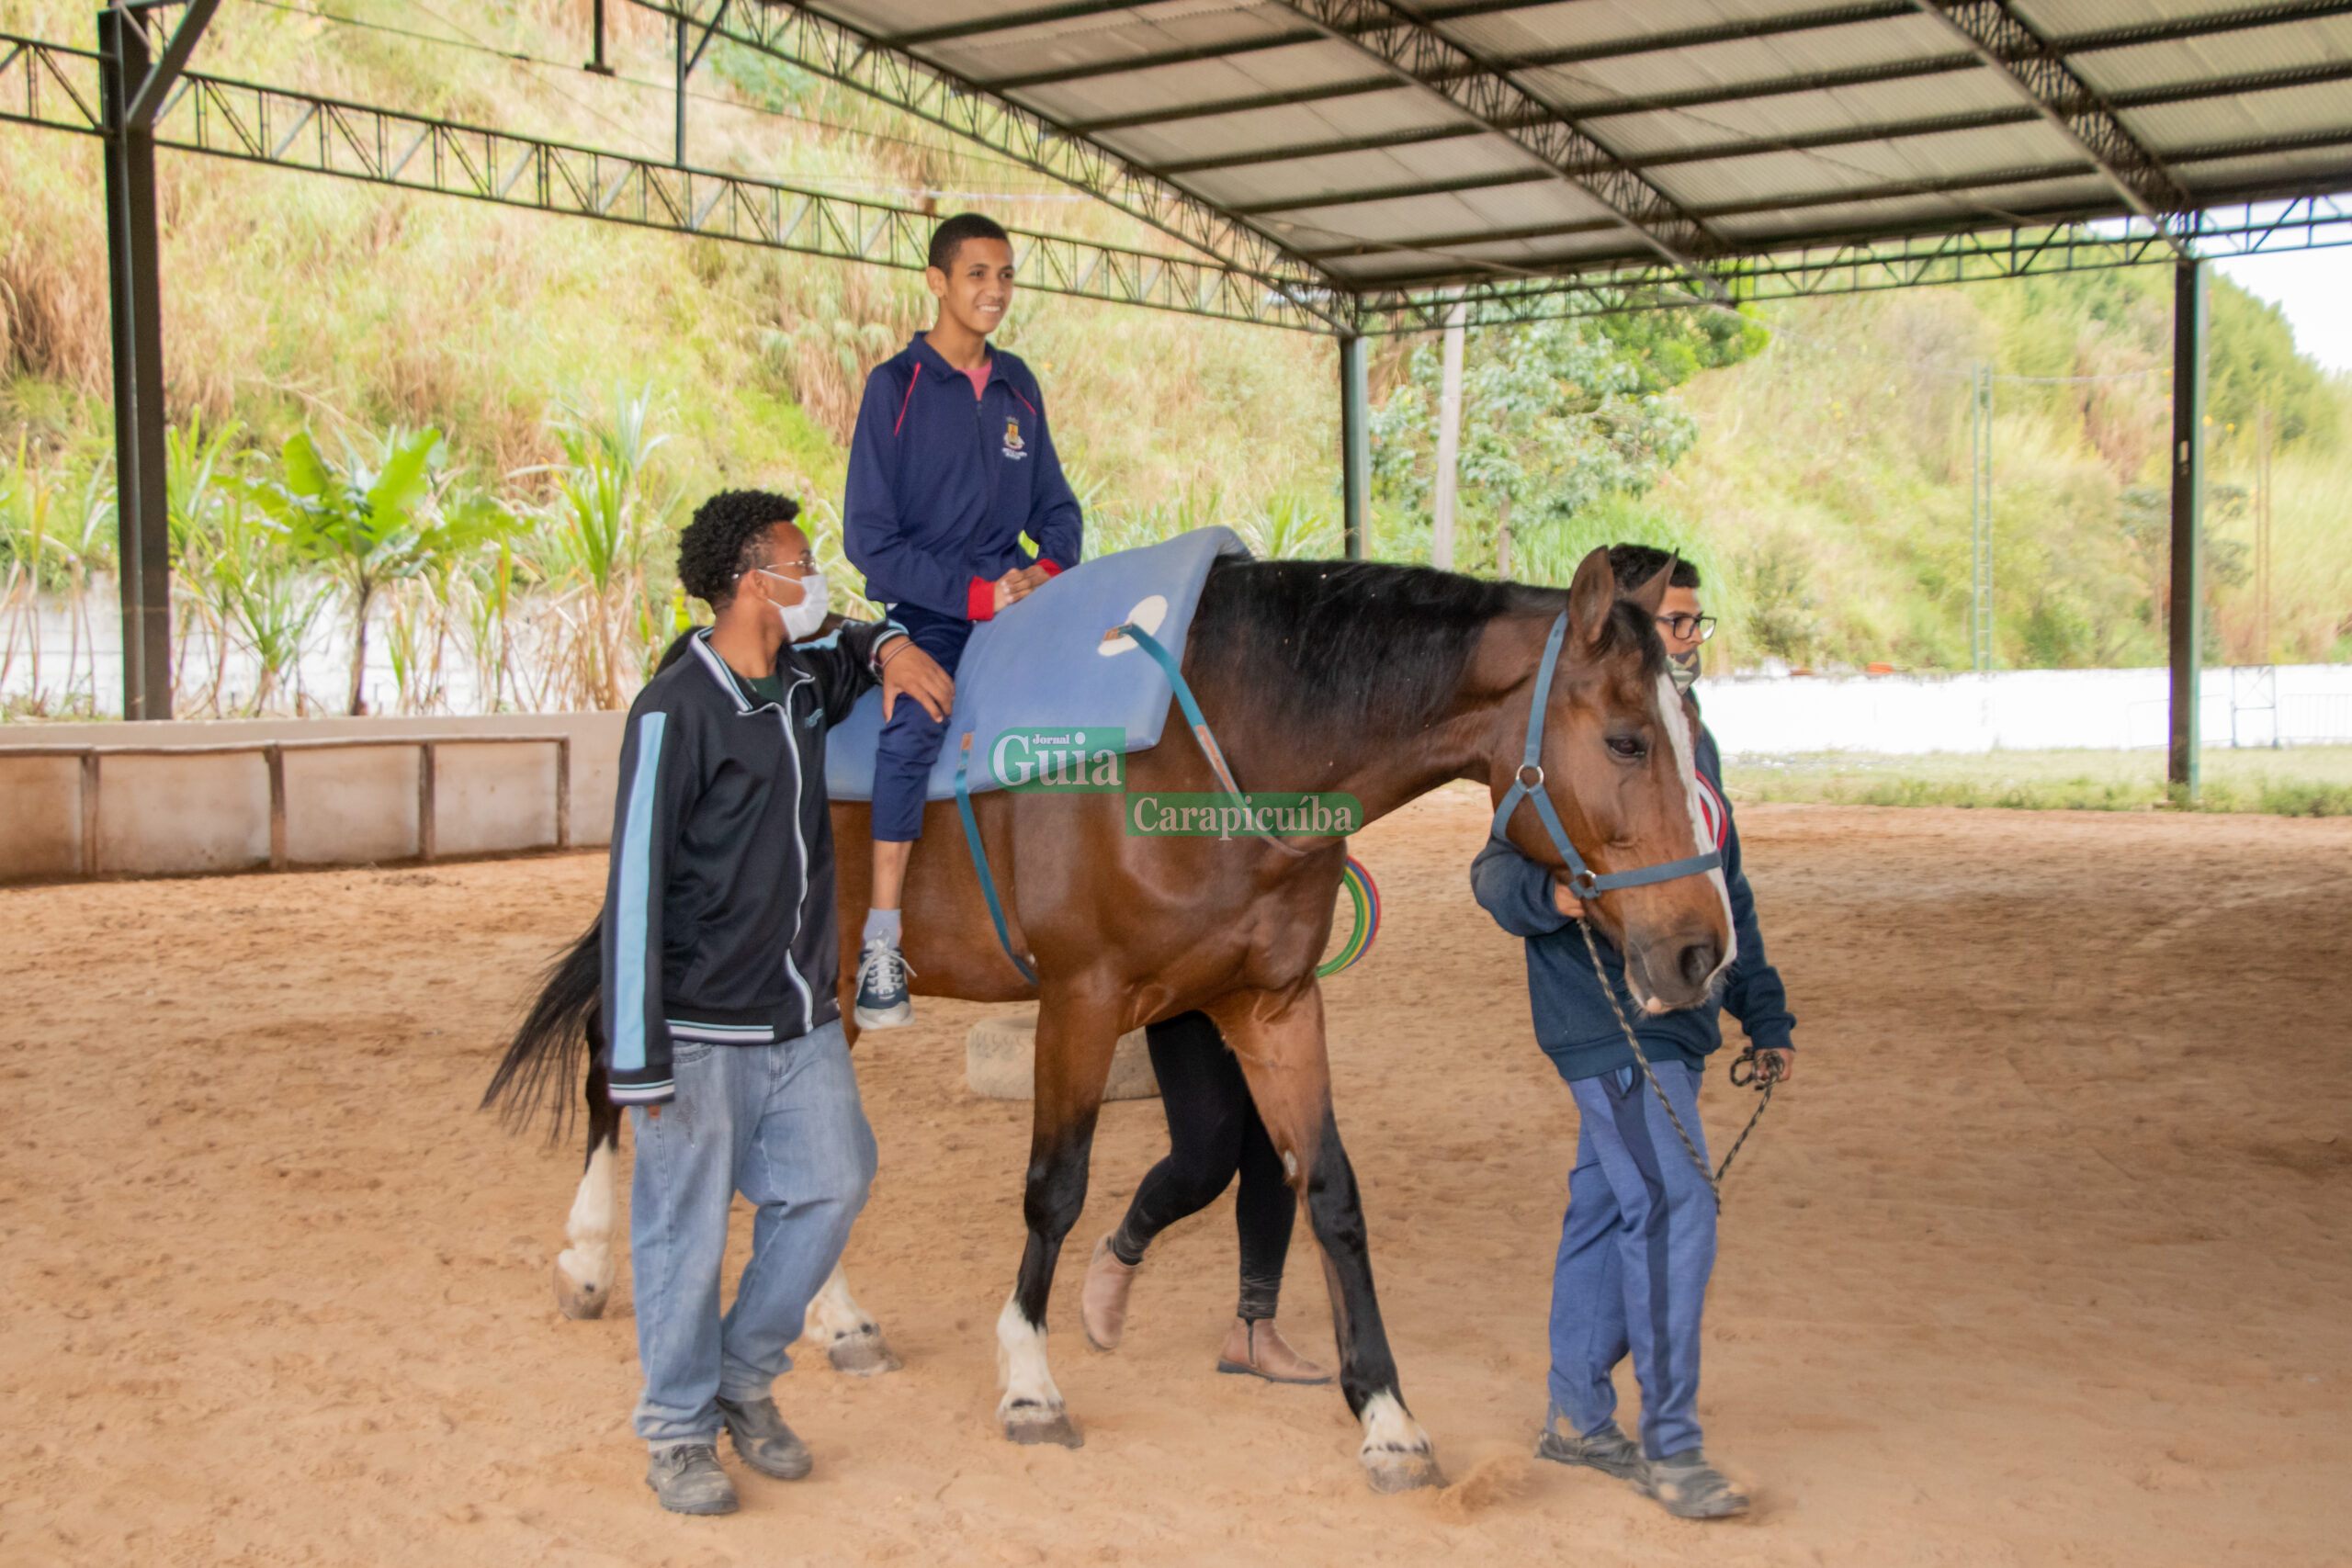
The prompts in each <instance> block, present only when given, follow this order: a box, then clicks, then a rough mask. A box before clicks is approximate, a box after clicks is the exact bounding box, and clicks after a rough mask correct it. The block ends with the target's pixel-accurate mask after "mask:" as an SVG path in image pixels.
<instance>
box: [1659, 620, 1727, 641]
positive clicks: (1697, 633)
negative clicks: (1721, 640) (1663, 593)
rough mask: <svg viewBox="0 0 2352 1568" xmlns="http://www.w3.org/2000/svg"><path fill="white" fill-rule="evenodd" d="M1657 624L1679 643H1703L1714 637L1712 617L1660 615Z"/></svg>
mask: <svg viewBox="0 0 2352 1568" xmlns="http://www.w3.org/2000/svg"><path fill="white" fill-rule="evenodd" d="M1657 624H1658V625H1659V626H1663V627H1664V628H1665V629H1666V630H1667V632H1668V633H1669V634H1670V635H1671V636H1673V637H1675V638H1676V640H1678V641H1680V642H1692V641H1696V642H1704V641H1706V640H1707V639H1708V638H1709V637H1713V636H1714V635H1715V618H1714V616H1713V615H1660V616H1659V617H1658V618H1657Z"/></svg>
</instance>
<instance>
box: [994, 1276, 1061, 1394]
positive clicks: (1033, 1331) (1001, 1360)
mask: <svg viewBox="0 0 2352 1568" xmlns="http://www.w3.org/2000/svg"><path fill="white" fill-rule="evenodd" d="M996 1375H997V1382H998V1383H999V1384H1000V1385H1001V1387H1002V1388H1003V1389H1004V1397H1003V1398H1002V1399H1001V1400H1000V1401H998V1403H997V1407H996V1414H997V1419H999V1420H1000V1421H1001V1420H1008V1419H1010V1418H1011V1417H1012V1411H1013V1407H1014V1406H1015V1405H1023V1406H1027V1405H1035V1406H1036V1407H1037V1409H1036V1410H1035V1412H1033V1413H1032V1415H1031V1416H1030V1417H1028V1418H1034V1417H1035V1416H1036V1415H1044V1416H1058V1415H1060V1414H1061V1411H1062V1391H1061V1390H1060V1389H1058V1388H1056V1387H1055V1386H1054V1374H1053V1371H1052V1369H1051V1368H1049V1367H1048V1366H1047V1365H1046V1331H1045V1330H1044V1329H1042V1328H1038V1327H1035V1326H1033V1325H1031V1324H1030V1322H1029V1320H1028V1319H1027V1318H1025V1317H1023V1316H1022V1315H1021V1303H1020V1302H1019V1301H1018V1300H1016V1299H1015V1298H1014V1297H1012V1296H1007V1297H1005V1298H1004V1310H1003V1311H1002V1312H1001V1313H999V1314H996Z"/></svg>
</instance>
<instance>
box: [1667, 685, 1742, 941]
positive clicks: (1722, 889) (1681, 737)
mask: <svg viewBox="0 0 2352 1568" xmlns="http://www.w3.org/2000/svg"><path fill="white" fill-rule="evenodd" d="M1657 706H1658V717H1659V720H1660V722H1662V723H1663V724H1664V725H1665V726H1666V735H1667V739H1668V741H1670V742H1671V743H1672V744H1673V747H1674V771H1675V772H1676V773H1679V774H1680V775H1681V778H1682V793H1683V795H1684V797H1685V798H1686V799H1687V800H1688V801H1689V802H1690V806H1691V842H1692V843H1694V844H1696V845H1698V846H1699V852H1700V853H1701V854H1704V853H1706V852H1708V851H1709V850H1712V849H1713V848H1714V847H1715V836H1714V834H1713V832H1712V831H1710V830H1709V829H1708V827H1707V812H1706V808H1705V807H1703V806H1702V805H1701V804H1700V802H1699V758H1698V752H1697V749H1696V747H1695V746H1694V745H1693V744H1692V741H1691V716H1690V715H1689V714H1687V713H1685V712H1683V710H1682V694H1681V693H1679V692H1678V691H1676V690H1675V689H1674V682H1673V681H1672V680H1671V679H1669V678H1668V677H1667V676H1664V675H1661V676H1659V677H1658V678H1657ZM1707 880H1708V881H1710V882H1712V883H1713V884H1714V885H1715V896H1716V897H1719V898H1721V899H1722V900H1723V901H1724V931H1728V932H1729V933H1730V937H1729V939H1728V940H1727V941H1726V942H1724V961H1723V962H1722V963H1721V964H1716V965H1715V973H1714V974H1713V975H1710V976H1707V983H1708V984H1709V985H1711V986H1712V985H1713V984H1714V982H1715V977H1716V976H1719V975H1721V974H1723V972H1724V970H1726V969H1729V968H1730V967H1731V961H1732V960H1733V959H1735V958H1737V957H1738V956H1739V927H1738V926H1737V925H1736V923H1735V922H1734V921H1733V919H1732V918H1731V884H1730V883H1728V882H1726V881H1724V872H1723V867H1721V866H1717V867H1716V868H1715V869H1714V870H1713V871H1711V872H1709V873H1707Z"/></svg>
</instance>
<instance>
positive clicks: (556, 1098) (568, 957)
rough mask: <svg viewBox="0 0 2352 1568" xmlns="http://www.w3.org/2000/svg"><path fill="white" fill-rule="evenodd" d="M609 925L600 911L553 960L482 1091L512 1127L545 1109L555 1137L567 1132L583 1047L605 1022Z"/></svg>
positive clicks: (577, 1096) (484, 1104)
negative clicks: (605, 956)
mask: <svg viewBox="0 0 2352 1568" xmlns="http://www.w3.org/2000/svg"><path fill="white" fill-rule="evenodd" d="M604 926H605V918H604V916H603V915H602V914H601V913H600V914H598V916H597V917H596V919H594V921H592V922H590V924H589V927H588V930H587V931H586V932H585V933H584V934H583V935H582V937H581V939H580V940H579V941H578V942H573V943H572V944H571V948H570V949H569V950H568V951H566V952H565V953H563V954H562V955H561V956H560V957H559V958H557V959H556V961H555V962H554V963H552V964H548V970H547V981H546V983H545V984H544V985H542V986H541V987H539V995H538V999H537V1000H536V1001H534V1002H533V1003H532V1004H531V1010H530V1012H529V1014H528V1015H527V1016H526V1017H525V1018H524V1020H523V1022H522V1026H521V1027H520V1028H518V1029H516V1030H515V1038H514V1040H513V1041H512V1042H511V1043H508V1045H507V1047H506V1055H505V1056H504V1058H503V1059H502V1060H501V1061H500V1062H499V1064H498V1070H497V1071H496V1072H495V1073H492V1075H491V1078H490V1087H489V1088H488V1089H484V1090H483V1091H482V1097H481V1108H482V1109H483V1110H485V1111H487V1110H489V1109H490V1108H491V1107H492V1106H497V1107H498V1108H499V1117H500V1119H501V1120H502V1121H503V1122H505V1123H506V1124H507V1125H508V1126H509V1127H513V1128H516V1129H520V1128H523V1127H526V1126H528V1125H529V1124H530V1122H531V1118H532V1117H534V1116H536V1115H537V1114H538V1112H539V1111H541V1110H545V1111H547V1112H548V1115H549V1117H550V1125H549V1126H548V1137H549V1139H551V1140H552V1139H554V1138H558V1137H560V1136H562V1134H563V1130H564V1128H565V1127H566V1126H567V1125H569V1123H570V1121H571V1111H572V1108H573V1107H574V1106H575V1105H576V1104H578V1103H579V1101H580V1091H579V1081H580V1062H581V1055H582V1048H583V1047H584V1046H586V1045H587V1044H588V1043H590V1042H591V1041H592V1040H593V1039H594V1037H595V1035H596V1033H597V1032H598V1031H599V1029H600V1027H601V1025H602V1022H603V1020H602V1019H601V1017H600V1016H599V1014H600V1012H601V1010H602V1002H603V997H602V995H601V992H602V990H603V986H604V976H603V973H602V970H603V960H602V953H603V946H604Z"/></svg>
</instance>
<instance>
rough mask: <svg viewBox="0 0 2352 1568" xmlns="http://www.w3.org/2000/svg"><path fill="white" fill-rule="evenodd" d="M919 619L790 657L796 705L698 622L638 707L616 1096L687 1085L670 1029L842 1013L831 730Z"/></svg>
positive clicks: (610, 1056) (618, 937)
mask: <svg viewBox="0 0 2352 1568" xmlns="http://www.w3.org/2000/svg"><path fill="white" fill-rule="evenodd" d="M905 635H906V634H905V632H904V631H902V630H901V629H900V628H899V626H896V625H894V624H892V623H890V622H887V621H885V622H865V621H851V622H847V623H844V624H843V625H842V626H841V627H840V628H839V629H838V630H836V631H834V632H831V633H830V634H828V635H827V636H825V637H820V638H818V639H815V640H813V641H809V642H803V643H795V644H790V645H787V646H786V648H784V649H782V650H780V651H779V652H778V653H777V655H776V669H775V672H776V675H777V676H778V677H779V678H780V679H782V680H783V681H784V682H785V698H784V702H783V703H782V704H781V705H778V704H775V703H772V702H768V701H765V700H763V699H762V698H760V697H757V696H755V695H754V694H752V693H751V692H750V691H749V690H747V689H746V688H745V686H744V685H743V682H741V681H740V680H738V679H737V678H736V676H735V672H734V671H731V670H729V668H728V667H727V664H726V661H725V660H721V659H720V658H719V657H718V654H717V653H715V652H713V651H712V650H711V647H710V633H709V631H708V630H707V629H706V630H700V631H695V632H689V633H688V634H686V636H684V637H681V638H679V639H678V641H677V643H676V644H675V645H673V647H672V649H670V651H669V653H668V654H667V655H666V656H665V657H664V658H663V660H662V669H661V671H660V672H659V673H657V674H656V675H655V676H654V677H653V679H652V680H651V681H649V682H646V686H645V690H643V691H642V692H639V694H638V696H637V701H636V703H635V704H633V705H631V706H630V708H629V713H628V734H627V738H626V739H625V740H624V741H623V742H622V746H621V765H620V787H619V789H618V791H617V792H616V800H615V802H614V810H613V844H612V863H611V869H610V871H609V873H608V874H607V877H606V882H605V920H604V987H605V989H604V1002H605V1041H604V1044H603V1047H602V1059H603V1062H604V1066H605V1071H606V1073H607V1074H608V1075H609V1076H610V1082H611V1086H612V1089H611V1092H612V1098H613V1099H614V1100H616V1101H617V1102H619V1103H622V1104H634V1105H651V1104H659V1103H660V1102H662V1101H663V1100H668V1099H670V1098H671V1097H672V1095H673V1093H674V1092H675V1090H674V1085H673V1081H672V1077H671V1072H670V1057H671V1046H672V1043H673V1041H712V1042H716V1043H721V1044H737V1045H760V1044H766V1043H771V1042H773V1041H777V1040H789V1039H792V1038H793V1037H795V1036H797V1035H801V1034H806V1033H808V1032H809V1031H810V1030H812V1029H816V1028H818V1027H820V1026H821V1025H823V1024H826V1023H830V1022H831V1021H833V1020H835V1019H837V1018H839V1017H840V1016H841V1002H840V999H839V998H837V997H836V996H835V994H834V982H835V978H836V976H837V975H838V974H839V969H840V958H839V942H840V933H839V931H838V928H837V926H836V923H835V916H834V912H833V831H832V818H831V815H830V813H829V811H828V810H827V807H826V799H825V731H826V730H827V729H829V728H831V727H832V726H833V725H835V724H838V723H840V722H841V721H842V719H843V718H845V717H846V716H848V714H849V710H850V707H851V705H853V704H854V703H855V702H856V701H857V699H858V698H859V697H860V696H861V695H863V694H865V690H866V689H867V688H868V687H870V686H872V685H873V684H874V683H875V682H876V678H877V674H878V671H876V666H875V655H876V652H877V651H878V650H879V649H880V648H881V647H882V645H883V644H884V643H886V642H888V641H889V640H890V639H891V638H893V637H903V636H905Z"/></svg>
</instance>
